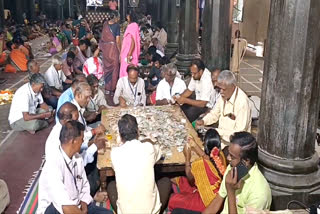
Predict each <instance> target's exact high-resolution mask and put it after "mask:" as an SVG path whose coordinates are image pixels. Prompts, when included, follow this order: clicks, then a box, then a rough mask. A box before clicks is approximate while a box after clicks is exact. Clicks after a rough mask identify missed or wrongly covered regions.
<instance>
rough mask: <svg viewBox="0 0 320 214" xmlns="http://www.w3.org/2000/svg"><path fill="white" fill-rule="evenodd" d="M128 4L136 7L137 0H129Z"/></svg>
mask: <svg viewBox="0 0 320 214" xmlns="http://www.w3.org/2000/svg"><path fill="white" fill-rule="evenodd" d="M129 4H130V6H131V7H138V5H139V0H129Z"/></svg>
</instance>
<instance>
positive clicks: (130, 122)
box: [118, 114, 139, 141]
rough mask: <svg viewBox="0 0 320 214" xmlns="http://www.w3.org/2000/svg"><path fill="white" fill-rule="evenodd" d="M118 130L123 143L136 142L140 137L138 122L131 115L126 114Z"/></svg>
mask: <svg viewBox="0 0 320 214" xmlns="http://www.w3.org/2000/svg"><path fill="white" fill-rule="evenodd" d="M118 128H119V133H120V137H121V139H122V140H123V141H130V140H134V139H137V138H138V136H139V134H138V123H137V120H136V118H135V117H134V116H132V115H130V114H125V115H123V116H122V117H121V119H120V120H119V122H118Z"/></svg>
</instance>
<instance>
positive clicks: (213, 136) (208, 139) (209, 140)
mask: <svg viewBox="0 0 320 214" xmlns="http://www.w3.org/2000/svg"><path fill="white" fill-rule="evenodd" d="M203 146H204V152H205V153H206V155H209V156H210V153H211V151H212V149H213V148H214V147H217V148H218V149H219V150H220V149H221V138H220V135H219V133H218V132H217V131H216V130H215V129H209V130H208V131H207V132H206V134H205V136H204V144H203Z"/></svg>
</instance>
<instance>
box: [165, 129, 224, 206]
mask: <svg viewBox="0 0 320 214" xmlns="http://www.w3.org/2000/svg"><path fill="white" fill-rule="evenodd" d="M191 149H192V150H194V151H195V152H196V153H197V154H198V155H199V156H200V157H201V158H199V159H198V160H196V161H194V162H193V163H192V164H191V163H190V159H191ZM183 152H184V155H185V158H186V164H185V167H186V168H185V173H186V177H177V178H174V179H173V180H172V182H173V183H175V184H176V185H177V186H178V187H179V188H180V193H174V194H173V195H172V196H171V198H170V201H169V205H168V207H169V210H170V211H172V210H173V209H176V208H182V209H186V210H192V211H197V212H202V211H203V210H204V209H205V208H206V207H207V206H208V205H209V204H210V202H211V201H212V200H213V199H214V198H215V197H216V194H217V193H218V191H219V188H220V184H221V181H222V179H223V174H224V172H225V170H226V168H227V163H226V158H225V156H224V154H223V152H222V151H221V142H220V136H219V134H218V132H217V131H216V130H214V129H210V130H208V131H207V133H206V135H205V138H204V151H203V150H202V149H201V148H200V146H199V145H198V144H196V143H195V142H194V139H192V138H189V139H188V144H186V146H185V149H184V151H183Z"/></svg>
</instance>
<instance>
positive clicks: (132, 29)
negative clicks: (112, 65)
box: [120, 22, 140, 78]
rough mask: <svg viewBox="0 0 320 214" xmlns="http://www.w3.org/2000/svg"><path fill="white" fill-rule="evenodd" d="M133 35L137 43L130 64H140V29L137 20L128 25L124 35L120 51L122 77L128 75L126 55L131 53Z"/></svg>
mask: <svg viewBox="0 0 320 214" xmlns="http://www.w3.org/2000/svg"><path fill="white" fill-rule="evenodd" d="M131 36H132V37H133V39H134V42H135V45H134V50H133V52H132V60H131V63H130V64H132V65H138V62H139V56H140V31H139V26H138V24H137V23H135V22H134V23H131V24H129V25H128V27H127V29H126V31H125V33H124V35H123V41H122V48H121V53H120V60H121V64H120V78H121V77H125V76H128V73H127V67H128V65H129V64H128V63H127V61H126V57H127V55H128V53H129V50H130V46H131Z"/></svg>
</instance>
